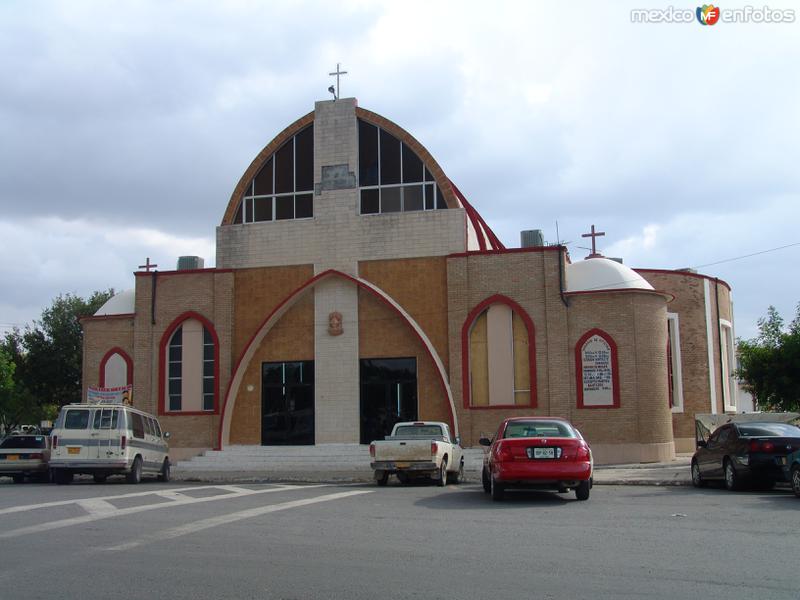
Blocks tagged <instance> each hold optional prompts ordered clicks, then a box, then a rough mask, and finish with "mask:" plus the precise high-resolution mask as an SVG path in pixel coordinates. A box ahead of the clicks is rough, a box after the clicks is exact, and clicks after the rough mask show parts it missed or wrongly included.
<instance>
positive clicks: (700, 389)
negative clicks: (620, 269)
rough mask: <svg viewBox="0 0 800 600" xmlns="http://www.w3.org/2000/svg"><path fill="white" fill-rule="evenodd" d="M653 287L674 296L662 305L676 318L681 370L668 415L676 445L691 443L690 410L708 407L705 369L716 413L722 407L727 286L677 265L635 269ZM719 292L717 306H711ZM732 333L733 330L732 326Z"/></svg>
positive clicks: (729, 315) (729, 310)
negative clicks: (679, 389) (679, 395)
mask: <svg viewBox="0 0 800 600" xmlns="http://www.w3.org/2000/svg"><path fill="white" fill-rule="evenodd" d="M637 272H639V273H640V274H641V275H642V277H644V278H645V279H646V280H647V281H648V282H649V283H650V284H651V285H652V286H653V287H654V288H656V289H658V290H663V291H665V292H668V293H670V294H672V295H673V296H674V300H672V301H671V302H670V303H669V304H668V305H667V310H668V311H669V312H671V313H677V314H678V316H679V317H678V318H679V323H680V342H681V344H680V349H681V371H682V383H683V399H684V407H683V410H682V411H680V412H674V413H673V415H672V421H673V432H674V436H675V440H676V447H677V449H678V451H683V452H689V451H692V450H693V449H694V438H695V423H694V415H695V414H698V413H699V414H707V413H710V412H711V411H712V408H711V388H710V382H709V374H710V373H709V369H710V372H711V374H712V376H713V378H714V392H715V395H714V396H715V397H714V405H715V410H716V411H717V412H718V413H721V412H722V411H723V404H722V388H721V377H720V363H719V360H720V353H719V325H718V323H719V318H720V317H721V318H722V319H725V320H728V321H731V322H733V318H732V315H733V312H732V308H733V307H732V304H731V294H730V290H729V288H728V287H727V285H726V284H724V283H723V282H720V281H718V280H715V279H714V278H709V277H705V276H698V275H695V274H690V273H685V272H681V271H654V270H647V269H642V270H638V271H637ZM706 285H708V289H709V292H710V294H709V298H708V302H709V305H710V310H711V332H712V339H711V351H712V352H711V355H712V357H713V358H712V362H711V365H709V360H708V359H709V348H708V337H707V324H706V297H705V287H706ZM717 291H718V292H719V311H718V310H717ZM734 333H735V331H734Z"/></svg>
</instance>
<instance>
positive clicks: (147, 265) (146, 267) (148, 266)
mask: <svg viewBox="0 0 800 600" xmlns="http://www.w3.org/2000/svg"><path fill="white" fill-rule="evenodd" d="M157 266H158V265H154V264H152V263H151V262H150V257H149V256H148V257H147V260H146V261H145V263H144V264H143V265H139V268H140V269H144V270H145V271H147V272H148V273H149V272H150V269H155V268H156V267H157Z"/></svg>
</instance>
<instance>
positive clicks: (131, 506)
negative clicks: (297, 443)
mask: <svg viewBox="0 0 800 600" xmlns="http://www.w3.org/2000/svg"><path fill="white" fill-rule="evenodd" d="M2 481H6V480H2ZM798 515H800V500H798V499H796V498H794V496H792V495H791V494H790V493H788V492H785V491H777V492H743V493H729V492H726V491H724V490H721V489H710V490H694V489H691V488H683V487H642V486H637V487H622V486H596V487H595V488H594V489H593V490H592V497H591V498H590V499H589V500H588V501H587V502H578V501H576V500H575V499H574V495H572V494H570V495H558V494H549V493H527V492H524V493H516V494H513V493H511V494H509V495H508V499H507V500H506V501H504V502H502V503H495V502H492V501H491V499H489V497H488V496H486V495H484V494H483V492H482V489H481V488H480V486H478V485H474V484H467V485H460V486H448V487H446V488H444V489H441V488H438V487H434V486H430V485H418V486H411V487H401V486H399V485H390V486H388V487H386V488H378V487H376V486H373V485H369V486H367V485H343V486H335V485H319V486H291V485H286V486H284V485H263V484H262V485H259V484H246V485H204V484H196V485H186V484H161V483H155V482H147V483H143V484H141V485H138V486H132V485H127V484H124V483H115V482H113V481H111V480H110V481H109V482H108V483H107V484H105V485H95V484H93V483H91V482H86V483H78V484H73V485H71V486H55V485H40V484H23V485H14V484H11V483H8V484H7V483H4V482H3V483H0V598H2V599H5V598H15V599H25V598H47V599H48V600H51V599H53V598H58V599H71V598H103V599H113V598H125V599H130V598H146V599H162V598H163V599H184V598H186V599H192V600H198V599H204V598H213V599H215V600H216V599H224V598H232V599H233V598H235V599H248V598H254V599H255V598H257V599H273V598H276V599H277V598H281V599H287V600H288V599H297V600H300V599H303V600H305V599H311V598H314V599H317V598H318V599H323V598H324V599H329V598H347V599H361V598H424V599H426V600H429V599H433V598H448V599H450V600H452V599H456V598H457V599H468V598H525V599H527V598H558V599H559V600H563V599H570V598H592V599H595V598H644V597H647V598H669V599H670V600H672V599H675V598H687V599H688V598H692V599H694V598H703V599H704V600H705V599H710V598H725V599H732V598H747V599H751V598H770V599H771V600H776V599H782V598H787V599H788V598H791V599H793V600H795V599H797V598H798V597H800V570H798V568H797V560H798V554H799V552H798V550H800V544H798V533H800V526H798V522H799V521H798V518H797V517H798Z"/></svg>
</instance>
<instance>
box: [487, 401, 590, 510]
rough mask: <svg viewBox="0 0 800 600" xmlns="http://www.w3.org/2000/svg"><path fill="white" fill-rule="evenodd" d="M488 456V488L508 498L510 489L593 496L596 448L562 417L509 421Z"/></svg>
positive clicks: (492, 442)
mask: <svg viewBox="0 0 800 600" xmlns="http://www.w3.org/2000/svg"><path fill="white" fill-rule="evenodd" d="M478 443H479V444H481V445H482V446H489V447H490V448H489V452H487V453H486V455H485V456H484V459H483V489H484V491H485V492H486V493H487V494H491V495H492V499H493V500H502V499H503V495H504V493H505V491H506V489H509V488H528V489H539V490H554V491H557V492H562V493H563V492H567V491H569V490H575V497H576V498H577V499H578V500H587V499H588V498H589V490H590V489H591V487H592V469H593V462H592V450H591V448H590V447H589V444H588V442H586V440H584V439H583V436H582V435H581V433H580V431H578V430H577V429H575V427H573V426H572V425H571V424H570V422H569V421H567V420H566V419H561V418H559V417H513V418H510V419H506V420H504V421H503V422H502V423H501V424H500V427H499V428H498V430H497V435H495V437H494V440H490V439H488V438H481V439H480V440H479V441H478Z"/></svg>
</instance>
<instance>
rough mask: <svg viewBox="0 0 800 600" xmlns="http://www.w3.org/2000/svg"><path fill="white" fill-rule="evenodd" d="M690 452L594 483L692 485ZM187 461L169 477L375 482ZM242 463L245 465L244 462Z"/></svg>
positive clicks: (358, 472) (469, 474) (355, 474)
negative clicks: (192, 465) (201, 465)
mask: <svg viewBox="0 0 800 600" xmlns="http://www.w3.org/2000/svg"><path fill="white" fill-rule="evenodd" d="M481 460H482V459H479V458H478V455H477V453H476V456H475V457H472V456H470V457H469V460H468V461H467V468H466V471H465V476H464V479H465V481H467V482H469V483H480V481H481V462H480V461H481ZM690 462H691V455H680V456H678V458H676V459H675V460H673V461H669V462H664V463H647V464H627V465H598V466H595V472H594V483H595V484H596V485H656V486H668V485H691V484H692V478H691V473H690V469H689V464H690ZM183 465H186V463H179V464H178V465H175V467H173V470H172V478H173V479H174V480H175V481H201V482H211V483H219V482H224V483H236V482H239V483H244V482H270V483H276V482H289V483H372V482H373V481H374V479H373V476H372V471H371V470H370V469H369V463H368V462H365V464H363V465H359V466H358V467H354V466H349V467H348V466H345V465H342V466H341V467H338V468H337V467H333V468H328V469H325V470H320V469H319V466H318V465H317V467H316V468H313V467H309V466H300V465H296V466H295V467H294V468H291V469H287V468H285V467H284V468H275V469H270V468H258V469H253V468H252V465H250V466H249V468H247V467H245V468H232V467H231V465H226V466H224V467H222V466H220V467H218V468H202V469H198V468H192V469H190V468H186V467H184V468H181V467H182V466H183ZM243 466H244V465H243Z"/></svg>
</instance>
